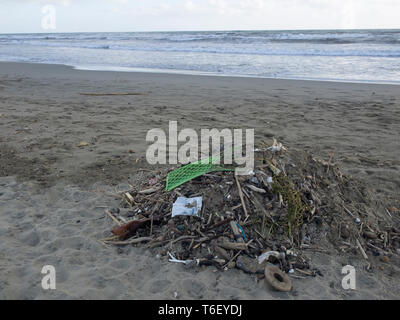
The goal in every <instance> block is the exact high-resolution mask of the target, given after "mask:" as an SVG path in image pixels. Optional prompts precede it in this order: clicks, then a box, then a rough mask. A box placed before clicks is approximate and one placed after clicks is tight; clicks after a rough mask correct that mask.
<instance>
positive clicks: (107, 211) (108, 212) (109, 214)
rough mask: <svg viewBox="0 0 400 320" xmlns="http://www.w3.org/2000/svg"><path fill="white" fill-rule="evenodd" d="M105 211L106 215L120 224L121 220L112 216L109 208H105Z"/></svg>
mask: <svg viewBox="0 0 400 320" xmlns="http://www.w3.org/2000/svg"><path fill="white" fill-rule="evenodd" d="M106 213H107V214H108V216H109V217H110V218H111V219H112V220H113V221H114V222H115V223H116V224H117V225H118V226H120V225H121V222H119V221H118V219H117V218H116V217H114V216H113V215H112V214H111V212H110V211H109V210H106Z"/></svg>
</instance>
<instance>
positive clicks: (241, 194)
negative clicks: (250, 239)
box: [235, 176, 249, 219]
mask: <svg viewBox="0 0 400 320" xmlns="http://www.w3.org/2000/svg"><path fill="white" fill-rule="evenodd" d="M235 180H236V184H237V186H238V190H239V197H240V201H241V202H242V206H243V211H244V214H245V215H246V219H247V218H248V217H249V214H248V213H247V208H246V204H245V203H244V198H243V192H242V187H241V186H240V182H239V180H238V178H237V176H235Z"/></svg>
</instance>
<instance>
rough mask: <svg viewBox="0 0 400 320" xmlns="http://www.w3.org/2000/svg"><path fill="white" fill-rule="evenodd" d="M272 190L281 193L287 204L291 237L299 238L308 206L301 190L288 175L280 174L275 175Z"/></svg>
mask: <svg viewBox="0 0 400 320" xmlns="http://www.w3.org/2000/svg"><path fill="white" fill-rule="evenodd" d="M272 192H274V193H275V194H278V195H279V194H280V195H281V196H282V199H283V201H284V202H285V204H286V206H287V212H288V215H287V226H286V227H287V230H288V234H289V237H290V238H298V236H299V233H300V230H301V226H302V225H303V217H304V214H305V212H306V211H307V210H308V206H307V205H306V204H305V203H304V202H303V200H302V198H301V195H300V193H299V191H298V190H297V189H296V187H295V184H294V183H293V181H292V180H291V179H290V178H289V177H288V176H286V175H283V174H279V175H277V176H275V177H274V182H273V183H272Z"/></svg>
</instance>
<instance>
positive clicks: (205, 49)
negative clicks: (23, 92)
mask: <svg viewBox="0 0 400 320" xmlns="http://www.w3.org/2000/svg"><path fill="white" fill-rule="evenodd" d="M0 60H1V61H23V62H39V63H56V64H66V65H71V66H74V67H76V68H82V69H91V70H92V69H95V70H123V71H136V70H140V71H153V72H154V71H160V72H173V73H176V72H177V73H193V74H212V75H227V76H229V75H233V76H253V77H266V78H284V79H316V80H334V81H355V82H358V81H362V82H364V81H366V82H378V83H379V82H385V83H396V84H398V83H400V30H311V31H304V30H302V31H213V32H211V31H207V32H206V31H204V32H147V33H146V32H138V33H126V32H123V33H54V34H44V33H43V34H0Z"/></svg>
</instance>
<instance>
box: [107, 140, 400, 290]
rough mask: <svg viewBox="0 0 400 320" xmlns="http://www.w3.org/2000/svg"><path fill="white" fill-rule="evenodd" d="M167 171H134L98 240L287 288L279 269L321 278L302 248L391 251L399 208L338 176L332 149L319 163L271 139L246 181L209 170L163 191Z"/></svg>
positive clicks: (367, 254)
mask: <svg viewBox="0 0 400 320" xmlns="http://www.w3.org/2000/svg"><path fill="white" fill-rule="evenodd" d="M274 146H275V147H274ZM169 172H171V170H169ZM167 175H168V171H166V172H160V171H159V172H156V173H153V172H142V177H143V179H142V182H141V183H140V184H138V185H135V186H134V187H132V189H131V190H129V191H125V192H123V193H121V195H120V196H121V198H122V201H121V210H120V209H119V208H118V209H115V208H114V209H113V210H107V211H106V212H107V214H108V215H109V216H110V217H111V218H112V219H113V221H114V223H115V224H116V226H115V228H113V229H112V233H113V236H112V237H110V238H107V239H103V240H102V241H103V242H104V243H106V244H114V245H127V244H142V245H146V246H147V247H148V248H157V250H159V254H160V255H163V256H166V257H167V258H168V260H169V261H170V262H175V263H182V264H184V265H185V266H187V267H193V266H196V265H197V266H199V265H200V266H201V265H212V266H215V267H217V268H219V269H221V270H227V269H229V268H234V267H236V268H239V269H241V270H243V271H244V272H246V273H252V274H260V275H261V276H262V275H265V276H266V277H268V276H270V274H272V279H270V280H271V282H272V283H271V284H272V285H273V286H274V287H275V288H276V289H278V290H282V291H288V290H290V286H288V284H287V282H288V281H287V278H285V277H287V275H286V274H287V273H289V274H292V275H293V276H296V275H297V276H299V277H304V276H316V275H318V274H320V271H319V270H318V269H316V268H312V267H311V265H310V261H308V260H307V258H305V256H304V255H303V252H304V251H305V250H316V251H321V252H330V251H331V250H336V251H339V252H341V253H345V252H350V251H352V252H353V253H354V252H357V254H360V257H361V256H362V257H363V258H364V259H366V260H367V261H369V262H370V261H372V260H371V259H374V258H372V257H377V259H382V258H383V259H384V257H390V256H391V255H393V254H398V252H397V251H398V248H399V247H400V230H399V228H398V226H399V223H398V222H399V221H400V219H398V217H399V212H398V211H397V212H396V210H397V208H395V207H392V206H390V205H388V206H387V207H385V206H383V205H380V204H379V203H377V201H376V200H374V195H373V193H372V192H371V191H369V190H368V189H367V188H366V186H365V185H363V184H362V183H360V182H358V181H357V180H354V179H352V178H350V177H347V176H346V175H344V174H343V173H342V172H341V171H340V169H339V168H338V166H337V164H335V163H334V154H333V153H331V154H330V157H329V160H328V161H324V160H319V159H316V158H314V157H312V156H311V155H310V154H308V153H307V152H304V151H296V150H290V149H289V150H287V149H286V148H284V147H283V146H282V145H281V144H277V142H276V141H274V145H273V146H272V147H269V146H268V145H266V144H263V145H261V146H259V147H258V149H256V166H255V169H254V170H253V171H252V172H250V173H249V175H246V176H243V175H235V172H233V171H222V172H212V173H208V174H203V175H201V176H199V177H197V178H194V179H192V180H190V181H188V182H186V183H184V184H182V185H180V186H178V187H176V188H174V189H173V190H171V191H167V190H166V179H167ZM122 212H123V214H122ZM271 265H275V266H276V267H275V269H268V270H269V273H268V272H267V268H266V266H271ZM271 270H272V273H271ZM279 272H281V273H280V274H279ZM274 277H275V278H274ZM274 281H275V282H276V283H275V284H274V283H273V282H274Z"/></svg>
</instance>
